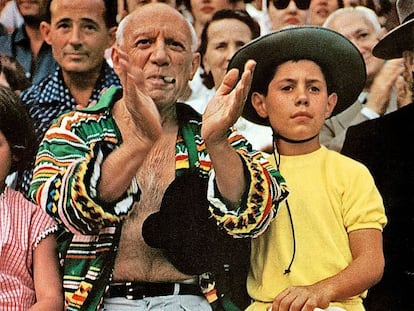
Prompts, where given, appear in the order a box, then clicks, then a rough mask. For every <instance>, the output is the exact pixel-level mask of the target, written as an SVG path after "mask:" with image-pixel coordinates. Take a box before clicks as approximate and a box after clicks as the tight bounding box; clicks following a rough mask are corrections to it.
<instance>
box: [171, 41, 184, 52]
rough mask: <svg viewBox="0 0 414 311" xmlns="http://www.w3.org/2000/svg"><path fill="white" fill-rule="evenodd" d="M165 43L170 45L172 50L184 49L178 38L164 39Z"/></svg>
mask: <svg viewBox="0 0 414 311" xmlns="http://www.w3.org/2000/svg"><path fill="white" fill-rule="evenodd" d="M166 44H167V45H168V46H170V47H171V49H172V50H174V51H185V50H186V48H185V45H184V44H183V43H182V42H180V41H178V40H174V39H168V40H166Z"/></svg>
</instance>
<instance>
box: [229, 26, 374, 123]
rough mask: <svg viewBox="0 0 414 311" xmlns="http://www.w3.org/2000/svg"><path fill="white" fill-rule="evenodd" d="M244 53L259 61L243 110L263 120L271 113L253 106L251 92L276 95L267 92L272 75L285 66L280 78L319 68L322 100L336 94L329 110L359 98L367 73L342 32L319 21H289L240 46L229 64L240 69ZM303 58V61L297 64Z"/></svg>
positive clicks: (336, 110)
mask: <svg viewBox="0 0 414 311" xmlns="http://www.w3.org/2000/svg"><path fill="white" fill-rule="evenodd" d="M248 59H253V60H255V61H256V63H257V65H256V69H255V72H254V75H253V81H252V86H251V89H250V93H249V96H248V98H247V100H246V104H245V107H244V111H243V116H244V117H245V118H247V119H248V120H250V121H252V122H254V123H258V124H262V125H269V118H268V117H267V116H264V115H261V113H260V114H259V113H258V112H257V111H256V109H255V107H254V106H253V104H252V98H253V97H257V96H258V94H259V95H261V96H262V98H263V99H264V100H266V101H271V100H273V101H274V98H271V96H269V94H270V89H269V88H271V87H275V85H274V84H275V83H274V82H275V77H276V75H277V74H278V73H280V71H281V69H283V68H284V70H283V72H284V78H285V79H288V81H290V79H291V78H292V76H289V75H290V74H295V75H296V77H295V79H296V78H299V76H298V75H300V76H301V77H303V78H304V77H307V75H308V74H315V72H316V71H319V75H320V79H322V80H323V81H322V82H323V84H324V88H325V93H326V96H325V101H326V104H327V105H328V101H331V100H332V99H329V98H331V97H332V95H334V97H337V99H336V100H334V101H336V103H332V105H333V107H332V115H335V114H337V113H339V112H341V111H343V110H345V109H346V108H347V107H349V106H350V105H351V104H352V103H353V102H354V101H355V100H356V99H357V97H358V96H359V94H360V92H361V91H362V89H363V87H364V83H365V79H366V72H365V64H364V60H363V58H362V56H361V54H360V52H359V51H358V49H357V48H356V47H355V46H354V45H353V44H352V43H351V42H350V41H349V40H348V39H346V38H345V37H344V36H342V35H340V34H339V33H337V32H335V31H332V30H329V29H326V28H323V27H315V26H302V27H293V28H287V29H283V30H281V31H277V32H273V33H271V34H269V35H266V36H262V37H260V38H258V39H256V40H254V41H252V42H250V43H249V44H246V45H245V46H243V47H242V48H240V49H239V50H238V51H237V52H236V53H235V55H234V56H233V58H232V60H231V61H230V64H229V66H228V68H229V69H231V68H237V69H239V72H240V73H241V72H242V71H243V68H244V64H245V63H246V61H247V60H248ZM303 64H307V65H306V66H301V65H303ZM310 64H313V65H310ZM287 66H288V67H289V70H288V71H286V67H287ZM316 68H317V70H316ZM292 70H293V71H292ZM315 70H316V71H315ZM279 78H280V77H279ZM309 78H311V77H309ZM318 79H319V78H318ZM303 81H305V80H303ZM290 83H291V84H288V85H287V86H286V87H289V88H292V86H293V85H294V84H292V83H297V81H290ZM308 84H309V83H308ZM304 85H305V84H304ZM279 87H280V85H279ZM254 94H255V95H254ZM309 94H310V93H309ZM252 96H253V97H252ZM272 96H274V94H273V95H272ZM289 96H291V95H290V93H288V92H285V95H284V96H283V100H284V101H285V104H288V102H289V103H290V104H292V105H294V104H295V101H294V99H293V97H291V101H286V100H287V99H288V97H289ZM304 100H305V101H306V100H308V98H305V99H304ZM329 114H330V113H329ZM272 125H273V124H272ZM321 126H322V125H321Z"/></svg>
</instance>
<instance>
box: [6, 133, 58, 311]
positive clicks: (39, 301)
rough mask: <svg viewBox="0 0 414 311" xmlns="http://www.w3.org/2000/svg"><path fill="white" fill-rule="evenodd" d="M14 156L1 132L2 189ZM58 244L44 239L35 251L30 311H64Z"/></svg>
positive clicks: (52, 238)
mask: <svg viewBox="0 0 414 311" xmlns="http://www.w3.org/2000/svg"><path fill="white" fill-rule="evenodd" d="M16 160H17V158H16V157H15V156H14V155H12V152H11V149H10V145H9V143H8V142H7V139H6V137H5V136H4V135H3V133H2V132H1V131H0V189H1V191H3V190H4V188H5V180H6V177H7V175H8V174H9V173H10V168H11V164H12V161H16ZM57 258H58V256H57V244H56V239H55V236H54V235H49V236H48V237H46V238H45V239H43V240H42V241H41V242H40V243H39V245H38V246H37V248H36V249H35V250H34V251H33V281H34V287H35V291H36V303H35V304H34V305H33V306H32V307H31V308H30V309H29V310H30V311H46V310H51V311H54V310H56V311H60V310H63V294H62V292H63V290H62V280H61V277H60V272H59V264H58V259H57Z"/></svg>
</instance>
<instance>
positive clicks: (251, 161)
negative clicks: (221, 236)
mask: <svg viewBox="0 0 414 311" xmlns="http://www.w3.org/2000/svg"><path fill="white" fill-rule="evenodd" d="M230 141H231V142H232V144H233V145H238V147H237V148H236V149H237V152H238V154H239V156H240V157H241V159H242V161H243V164H244V167H245V174H246V175H247V179H248V189H246V191H245V195H244V196H243V199H242V200H241V202H240V206H239V207H238V208H236V209H234V208H232V209H229V208H228V206H227V204H226V202H225V201H224V200H223V199H222V197H221V196H220V193H219V191H218V189H217V187H216V184H215V176H214V170H213V171H212V172H211V173H210V180H209V187H208V194H207V198H208V200H209V202H210V207H209V208H210V212H211V214H212V216H213V217H214V218H215V219H216V221H217V224H218V226H219V227H222V228H224V229H225V230H226V231H227V232H228V233H229V234H230V235H233V236H234V237H239V238H244V237H257V236H259V235H260V234H261V233H263V232H264V231H265V230H266V228H267V227H268V225H269V224H270V222H271V221H272V220H273V219H274V217H275V216H276V213H277V210H278V207H279V205H280V203H281V202H282V201H283V200H284V199H285V198H286V197H287V195H288V193H289V191H288V188H287V185H286V182H285V180H284V178H283V177H282V175H281V174H280V173H279V171H278V170H276V168H274V167H273V166H272V165H271V164H270V163H269V162H268V161H267V160H266V159H265V158H264V157H263V154H262V153H261V152H259V151H253V150H251V148H249V146H248V145H247V147H245V146H244V143H245V140H244V139H243V136H241V135H237V133H233V134H232V135H231V136H230Z"/></svg>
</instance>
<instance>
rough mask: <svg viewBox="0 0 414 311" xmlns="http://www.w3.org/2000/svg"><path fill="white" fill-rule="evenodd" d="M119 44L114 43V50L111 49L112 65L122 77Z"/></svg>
mask: <svg viewBox="0 0 414 311" xmlns="http://www.w3.org/2000/svg"><path fill="white" fill-rule="evenodd" d="M118 49H119V46H118V45H116V44H115V45H114V46H113V47H112V51H111V59H112V67H113V69H114V71H115V73H116V74H117V75H118V77H121V72H122V71H121V68H120V64H119V61H120V56H119V50H118Z"/></svg>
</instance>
